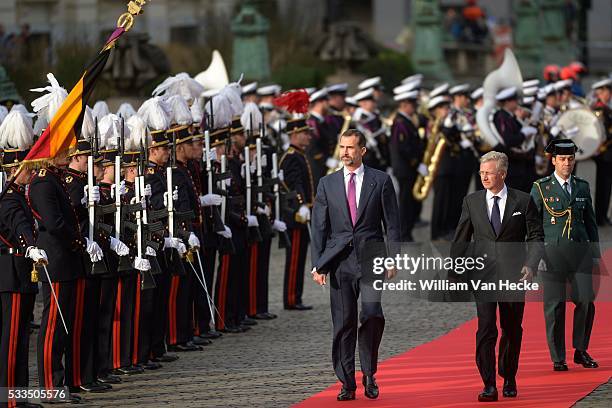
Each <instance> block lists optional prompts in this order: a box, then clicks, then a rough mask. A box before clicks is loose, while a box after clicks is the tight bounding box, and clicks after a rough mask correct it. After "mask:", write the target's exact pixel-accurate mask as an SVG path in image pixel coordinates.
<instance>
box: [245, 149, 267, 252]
mask: <svg viewBox="0 0 612 408" xmlns="http://www.w3.org/2000/svg"><path fill="white" fill-rule="evenodd" d="M244 166H245V178H246V213H247V217H248V216H250V215H251V208H252V205H251V198H252V195H253V192H252V190H251V157H250V151H249V146H248V144H247V146H245V147H244ZM261 241H263V239H262V238H261V233H260V232H259V227H248V242H249V244H252V243H254V242H261Z"/></svg>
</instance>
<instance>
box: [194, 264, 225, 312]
mask: <svg viewBox="0 0 612 408" xmlns="http://www.w3.org/2000/svg"><path fill="white" fill-rule="evenodd" d="M187 263H188V264H189V266H191V269H192V270H193V273H194V274H195V276H196V278H197V279H198V282H200V286H202V288H204V291H205V292H206V297H207V298H208V307H209V308H210V306H211V301H212V300H211V299H210V295H209V294H208V290H206V283H204V282H202V280H201V279H200V275H198V272H197V271H196V269H195V267H194V266H193V262H191V261H189V260H188V261H187ZM212 307H213V308H214V309H215V311H216V312H217V315H218V316H219V318H221V314H220V313H219V310H218V309H217V307H216V306H215V305H212ZM210 315H211V320H212V322H213V323H214V322H215V316H214V315H215V314H214V312H213V310H212V308H211V309H210Z"/></svg>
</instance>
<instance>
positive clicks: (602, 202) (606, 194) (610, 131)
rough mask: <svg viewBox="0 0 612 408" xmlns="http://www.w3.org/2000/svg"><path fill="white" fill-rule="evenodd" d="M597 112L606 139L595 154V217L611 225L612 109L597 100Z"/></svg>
mask: <svg viewBox="0 0 612 408" xmlns="http://www.w3.org/2000/svg"><path fill="white" fill-rule="evenodd" d="M593 110H594V111H595V114H596V115H597V116H598V117H599V119H600V120H601V123H602V125H603V128H604V133H605V135H606V140H605V141H604V143H603V144H602V146H601V147H600V148H599V154H597V156H595V164H596V169H597V170H596V173H595V217H596V218H597V225H601V226H604V225H610V224H611V221H610V219H609V218H608V209H609V208H610V193H611V192H612V109H610V107H609V106H608V105H607V104H604V103H602V102H596V103H595V105H593Z"/></svg>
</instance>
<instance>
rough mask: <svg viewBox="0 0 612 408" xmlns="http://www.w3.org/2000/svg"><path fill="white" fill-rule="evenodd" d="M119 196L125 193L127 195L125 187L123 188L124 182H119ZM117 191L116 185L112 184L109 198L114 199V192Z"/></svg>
mask: <svg viewBox="0 0 612 408" xmlns="http://www.w3.org/2000/svg"><path fill="white" fill-rule="evenodd" d="M118 189H119V196H122V195H124V194H125V193H127V187H126V186H125V180H121V183H119V187H118ZM116 190H117V185H116V184H113V185H112V186H111V197H112V198H115V191H116Z"/></svg>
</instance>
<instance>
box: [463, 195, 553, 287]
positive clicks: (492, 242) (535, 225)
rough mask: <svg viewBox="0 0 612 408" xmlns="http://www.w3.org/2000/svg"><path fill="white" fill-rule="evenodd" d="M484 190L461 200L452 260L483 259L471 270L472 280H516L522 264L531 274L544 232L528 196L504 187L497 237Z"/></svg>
mask: <svg viewBox="0 0 612 408" xmlns="http://www.w3.org/2000/svg"><path fill="white" fill-rule="evenodd" d="M486 192H487V190H480V191H476V192H475V193H472V194H470V195H468V196H467V197H465V199H464V200H463V208H462V211H461V218H460V219H459V225H458V226H457V229H456V231H455V238H454V239H453V244H452V246H451V256H452V257H453V258H456V257H462V256H470V257H480V256H484V254H485V253H486V254H487V256H486V258H485V262H484V265H485V267H484V269H482V270H472V271H471V272H470V273H469V274H468V276H469V277H470V278H474V279H484V280H486V281H495V280H496V279H502V278H503V279H510V280H513V281H517V280H518V279H519V278H520V277H521V274H520V271H521V269H522V267H523V266H524V265H527V266H529V267H531V268H532V269H533V270H534V271H535V270H536V269H537V266H538V263H539V261H540V259H541V258H542V254H543V248H544V247H543V245H544V244H543V241H544V230H543V227H542V220H541V217H540V216H539V213H538V209H537V207H536V205H535V203H534V202H533V199H532V198H531V196H530V195H529V194H527V193H524V192H522V191H519V190H516V189H513V188H510V187H508V196H507V198H506V207H505V209H504V214H503V217H502V225H501V231H500V233H499V236H496V235H495V232H494V231H493V226H492V225H491V222H490V221H489V215H488V212H487V203H486Z"/></svg>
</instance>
